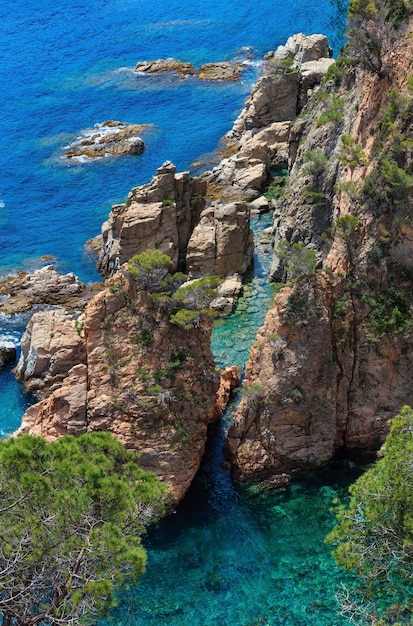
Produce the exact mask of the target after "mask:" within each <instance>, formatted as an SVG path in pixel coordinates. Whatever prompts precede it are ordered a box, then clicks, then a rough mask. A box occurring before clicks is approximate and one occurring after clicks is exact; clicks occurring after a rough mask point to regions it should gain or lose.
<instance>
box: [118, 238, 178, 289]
mask: <svg viewBox="0 0 413 626" xmlns="http://www.w3.org/2000/svg"><path fill="white" fill-rule="evenodd" d="M172 265H173V263H172V259H171V258H170V257H169V256H168V255H167V254H163V252H161V251H160V250H157V249H155V248H154V249H149V250H145V252H141V253H140V254H135V256H133V257H132V258H131V259H129V262H128V268H127V273H128V275H129V276H130V277H131V278H133V279H134V280H135V282H136V283H137V284H138V287H139V288H140V289H143V290H147V291H157V290H159V289H160V286H161V283H162V280H163V279H164V278H165V277H166V276H167V274H168V273H169V271H170V269H171V267H172Z"/></svg>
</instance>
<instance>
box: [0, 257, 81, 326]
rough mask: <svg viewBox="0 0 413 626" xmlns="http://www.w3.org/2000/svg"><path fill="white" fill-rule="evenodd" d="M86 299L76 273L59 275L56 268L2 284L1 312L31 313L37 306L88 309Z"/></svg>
mask: <svg viewBox="0 0 413 626" xmlns="http://www.w3.org/2000/svg"><path fill="white" fill-rule="evenodd" d="M1 296H2V297H1ZM86 298H87V289H86V286H85V285H84V284H83V283H82V282H81V281H80V280H79V279H78V277H77V276H75V274H73V273H72V272H70V273H69V274H59V273H58V272H56V270H55V269H54V267H53V265H47V266H45V267H42V268H41V269H39V270H36V271H35V272H32V273H29V274H25V273H23V272H22V273H20V274H19V275H17V276H10V277H8V278H6V279H5V280H3V281H2V282H0V312H1V313H5V314H7V315H11V314H14V313H20V312H23V311H28V310H29V309H31V308H32V307H33V305H35V304H48V305H58V304H67V305H68V306H69V307H70V306H72V307H74V308H75V307H78V306H82V304H83V305H84V303H85V302H84V301H83V300H84V299H86ZM82 301H83V302H82Z"/></svg>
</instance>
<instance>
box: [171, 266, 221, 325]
mask: <svg viewBox="0 0 413 626" xmlns="http://www.w3.org/2000/svg"><path fill="white" fill-rule="evenodd" d="M221 283H222V278H220V277H219V276H204V277H203V278H198V279H197V280H193V281H191V282H190V283H187V284H184V285H182V286H181V287H179V289H178V290H177V291H176V292H175V293H174V294H173V302H174V304H175V306H182V307H183V308H181V309H179V310H178V311H177V312H176V313H174V314H172V315H171V316H170V318H169V321H170V322H171V323H172V324H177V325H178V326H181V327H182V328H184V329H185V330H190V329H191V328H194V327H197V326H199V325H200V324H201V321H202V320H205V319H208V318H211V317H214V315H215V312H214V311H213V309H211V308H210V304H211V302H212V301H213V300H214V299H215V298H216V297H217V288H218V287H219V285H220V284H221Z"/></svg>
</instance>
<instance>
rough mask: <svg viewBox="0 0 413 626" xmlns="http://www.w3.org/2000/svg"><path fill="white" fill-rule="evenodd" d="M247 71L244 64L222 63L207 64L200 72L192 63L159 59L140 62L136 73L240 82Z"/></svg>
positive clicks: (202, 66)
mask: <svg viewBox="0 0 413 626" xmlns="http://www.w3.org/2000/svg"><path fill="white" fill-rule="evenodd" d="M244 69H245V64H244V63H242V62H230V61H221V62H218V63H205V64H204V65H201V67H200V68H199V69H198V71H196V70H195V67H194V66H193V65H192V63H186V62H184V61H180V60H179V59H174V58H172V57H171V58H168V59H157V60H156V61H139V62H138V63H137V64H136V66H135V71H136V72H139V73H140V74H163V73H165V72H174V73H176V74H178V76H180V77H181V78H185V77H186V76H193V75H194V74H196V75H197V77H198V79H199V80H229V81H235V80H239V77H240V75H241V74H242V72H243V71H244Z"/></svg>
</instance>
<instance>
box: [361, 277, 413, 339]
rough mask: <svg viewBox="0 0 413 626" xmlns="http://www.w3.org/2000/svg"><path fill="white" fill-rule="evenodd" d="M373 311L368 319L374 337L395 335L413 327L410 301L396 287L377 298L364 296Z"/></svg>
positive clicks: (386, 290)
mask: <svg viewBox="0 0 413 626" xmlns="http://www.w3.org/2000/svg"><path fill="white" fill-rule="evenodd" d="M363 300H364V301H365V302H367V303H368V304H369V305H370V307H371V311H370V313H369V315H368V317H367V323H368V324H369V325H370V327H371V329H372V331H373V333H374V336H375V337H381V336H382V335H395V334H399V333H402V332H404V331H405V330H408V329H410V328H411V326H412V321H413V316H412V310H411V306H410V300H409V298H408V297H407V296H406V294H404V293H403V292H402V291H400V290H398V289H396V287H389V288H388V289H385V290H384V291H382V292H381V293H380V294H379V295H378V296H377V297H375V298H373V297H372V296H364V297H363Z"/></svg>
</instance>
